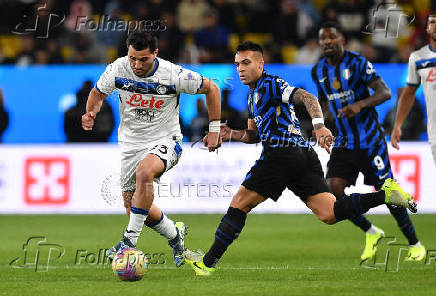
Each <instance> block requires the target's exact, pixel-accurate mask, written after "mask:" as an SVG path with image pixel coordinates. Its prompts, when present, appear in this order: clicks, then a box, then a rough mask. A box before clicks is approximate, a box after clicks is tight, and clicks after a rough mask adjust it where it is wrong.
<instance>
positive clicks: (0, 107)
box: [0, 88, 9, 143]
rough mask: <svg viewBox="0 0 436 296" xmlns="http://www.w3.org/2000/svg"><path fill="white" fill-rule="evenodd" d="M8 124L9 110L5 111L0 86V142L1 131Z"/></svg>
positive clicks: (0, 139)
mask: <svg viewBox="0 0 436 296" xmlns="http://www.w3.org/2000/svg"><path fill="white" fill-rule="evenodd" d="M8 126H9V112H8V111H6V108H5V104H4V100H3V90H2V89H1V88H0V143H1V142H2V137H3V133H4V132H5V131H6V130H7V129H8Z"/></svg>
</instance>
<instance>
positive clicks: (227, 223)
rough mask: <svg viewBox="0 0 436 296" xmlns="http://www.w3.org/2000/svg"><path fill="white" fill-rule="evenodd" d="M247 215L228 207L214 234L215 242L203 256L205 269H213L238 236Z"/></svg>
mask: <svg viewBox="0 0 436 296" xmlns="http://www.w3.org/2000/svg"><path fill="white" fill-rule="evenodd" d="M246 218H247V213H245V212H243V211H241V210H240V209H236V208H232V207H230V208H229V209H228V210H227V214H225V215H224V217H223V218H222V219H221V223H220V225H218V229H217V230H216V232H215V241H214V242H213V245H212V246H211V247H210V249H209V251H208V252H207V253H206V255H204V258H203V263H204V264H205V265H206V266H207V267H215V265H216V264H217V263H218V260H220V258H221V256H222V255H223V254H224V252H225V251H226V250H227V247H228V246H229V245H230V244H231V243H232V242H233V241H234V240H235V239H236V238H237V237H238V236H239V234H240V233H241V231H242V228H244V225H245V219H246Z"/></svg>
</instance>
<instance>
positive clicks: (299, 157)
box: [242, 147, 330, 203]
mask: <svg viewBox="0 0 436 296" xmlns="http://www.w3.org/2000/svg"><path fill="white" fill-rule="evenodd" d="M242 185H243V186H244V187H245V188H247V189H249V190H252V191H254V192H257V193H259V194H260V195H262V196H263V197H265V198H271V199H272V200H274V201H277V200H278V199H279V197H280V196H281V195H282V192H283V191H284V190H285V189H286V188H288V189H289V190H291V191H292V192H294V194H295V195H297V196H298V197H300V199H301V200H302V201H303V202H304V203H306V200H307V197H309V196H311V195H315V194H318V193H322V192H330V190H329V187H328V185H327V182H326V180H325V178H324V172H323V170H322V167H321V163H320V162H319V159H318V155H317V154H316V152H315V151H314V150H313V149H312V148H300V147H282V148H265V150H264V152H263V153H262V155H261V157H260V158H259V159H258V160H257V161H256V163H255V164H254V166H253V167H252V168H251V169H250V171H249V172H248V173H247V176H246V177H245V180H244V181H243V182H242Z"/></svg>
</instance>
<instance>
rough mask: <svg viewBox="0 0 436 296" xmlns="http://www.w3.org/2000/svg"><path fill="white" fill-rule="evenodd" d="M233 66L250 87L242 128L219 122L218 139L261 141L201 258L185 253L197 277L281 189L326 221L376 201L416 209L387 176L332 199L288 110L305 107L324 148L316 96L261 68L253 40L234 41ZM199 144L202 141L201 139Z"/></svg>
mask: <svg viewBox="0 0 436 296" xmlns="http://www.w3.org/2000/svg"><path fill="white" fill-rule="evenodd" d="M235 65H236V68H237V71H238V74H239V78H240V79H241V82H242V83H243V84H245V85H248V86H249V87H250V93H249V96H248V110H249V119H248V128H247V129H245V130H232V129H230V128H229V127H227V126H222V128H221V137H222V139H223V140H230V139H231V140H232V141H240V142H244V143H258V142H262V145H263V150H262V154H261V156H260V158H259V159H258V160H257V161H256V163H255V164H254V166H253V167H252V168H251V170H250V171H249V172H248V174H247V176H246V177H245V180H244V181H243V182H242V186H240V187H239V190H238V192H237V193H236V195H235V196H234V197H233V199H232V201H231V203H230V207H229V209H228V211H227V213H226V214H225V215H224V217H223V218H222V220H221V223H220V224H219V226H218V229H217V231H216V233H215V241H214V243H213V244H212V246H211V248H210V249H209V251H208V252H207V253H206V254H205V255H204V256H197V255H198V254H193V255H192V256H189V258H188V257H187V259H186V261H187V262H188V263H189V264H190V265H191V267H192V268H193V269H194V270H195V272H196V274H197V275H201V276H207V275H210V274H211V273H212V272H214V271H215V266H216V264H217V263H218V261H219V260H220V258H221V256H222V255H223V254H224V252H225V251H226V250H227V248H228V247H229V246H230V244H232V242H233V241H234V240H235V239H236V238H237V237H238V236H239V234H240V233H241V231H242V229H243V228H244V225H245V220H246V217H247V213H248V212H250V211H251V209H253V208H255V207H256V206H257V205H258V204H260V203H262V202H264V201H265V200H266V199H267V198H271V199H272V200H274V201H277V199H278V198H279V197H280V195H281V194H282V192H283V190H284V189H285V188H289V189H290V190H292V191H293V192H294V193H295V195H297V196H298V197H300V199H301V200H302V201H303V202H304V203H305V204H306V205H307V207H309V208H310V209H311V210H312V211H313V212H314V213H315V215H317V216H318V218H319V219H320V220H321V221H323V222H324V223H327V224H335V223H337V222H339V221H342V220H344V219H348V218H349V217H352V216H358V215H360V214H362V213H365V212H366V211H368V210H369V209H370V208H373V207H376V206H378V205H381V204H393V205H398V206H401V207H409V209H411V210H413V211H415V210H416V209H414V207H413V205H412V203H413V202H412V197H411V196H410V195H408V194H406V193H405V192H404V191H403V190H402V189H401V187H400V186H399V185H398V184H397V183H396V182H395V181H394V180H392V179H387V180H386V181H385V183H384V185H383V187H382V189H381V190H380V191H377V192H374V193H368V194H352V195H350V196H347V195H345V196H343V197H342V198H340V199H338V200H336V198H335V196H334V195H333V194H331V193H330V192H329V188H328V186H327V183H326V180H325V179H324V173H323V171H322V168H321V164H320V161H319V159H318V156H317V154H316V152H315V151H314V150H313V148H312V147H311V146H310V145H309V143H308V142H307V141H306V140H305V139H304V138H303V137H302V135H301V132H300V123H299V121H298V119H297V117H296V116H295V113H294V103H303V104H304V105H305V107H306V109H307V111H308V113H309V115H310V116H311V118H312V123H313V125H314V133H315V135H316V139H317V141H318V143H319V144H320V145H321V146H322V147H323V148H325V149H326V150H327V152H330V148H329V146H330V144H331V143H332V134H331V133H330V131H329V130H328V129H327V128H326V127H325V126H324V123H323V114H322V111H321V107H320V105H319V103H318V99H317V98H316V97H315V96H313V95H312V94H310V93H308V92H306V91H305V90H303V89H299V88H296V87H293V86H291V85H289V84H288V83H287V82H286V81H284V80H283V79H281V78H279V77H277V76H273V75H270V74H268V73H266V72H264V70H263V66H264V60H263V50H262V47H261V46H260V45H258V44H255V43H252V42H245V43H242V44H240V45H239V46H238V48H237V51H236V55H235ZM205 143H206V144H208V141H207V139H206V142H205Z"/></svg>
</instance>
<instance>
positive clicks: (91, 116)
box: [82, 111, 95, 131]
mask: <svg viewBox="0 0 436 296" xmlns="http://www.w3.org/2000/svg"><path fill="white" fill-rule="evenodd" d="M94 120H95V113H94V112H92V111H91V112H88V113H85V114H83V115H82V127H83V129H84V130H85V131H90V130H92V127H93V126H94Z"/></svg>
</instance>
